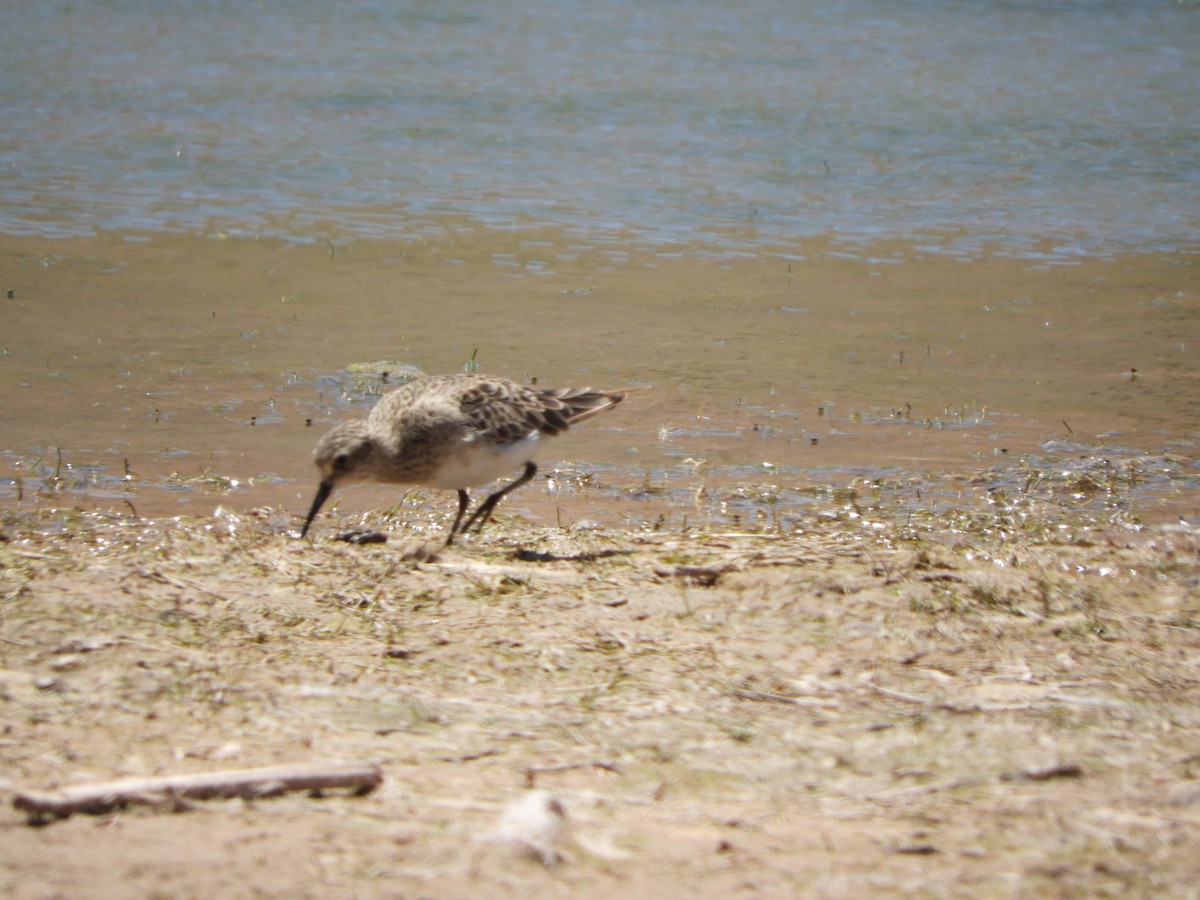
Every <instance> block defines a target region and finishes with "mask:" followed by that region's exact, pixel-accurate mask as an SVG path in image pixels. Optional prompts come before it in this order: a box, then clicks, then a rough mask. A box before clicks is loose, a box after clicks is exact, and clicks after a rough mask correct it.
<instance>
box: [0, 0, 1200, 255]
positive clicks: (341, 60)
mask: <svg viewBox="0 0 1200 900" xmlns="http://www.w3.org/2000/svg"><path fill="white" fill-rule="evenodd" d="M0 29H2V30H3V33H4V34H6V35H8V36H9V37H10V39H9V40H8V41H6V46H5V52H4V53H3V54H2V55H0V108H3V109H4V113H5V119H6V121H7V122H8V123H9V126H10V127H9V128H7V129H6V130H5V135H3V136H0V232H4V233H8V234H26V235H50V236H63V235H86V234H91V233H93V232H94V231H95V230H96V229H118V230H127V229H141V230H153V231H164V230H169V231H178V232H184V233H190V232H198V231H208V232H212V231H215V230H218V229H223V230H224V231H226V232H228V233H234V234H252V235H258V236H262V235H267V234H274V235H279V236H283V237H286V238H288V239H295V240H313V239H314V238H321V237H325V236H332V237H337V236H357V237H386V238H400V237H404V236H412V235H423V234H431V233H432V234H434V235H435V236H436V234H437V233H438V229H439V226H438V225H437V222H436V219H431V218H430V215H429V214H431V213H434V214H439V215H440V214H444V213H447V212H450V213H455V214H461V215H465V216H468V217H470V218H472V219H474V220H476V221H479V222H483V223H486V224H488V225H490V226H492V227H507V226H511V225H513V224H516V223H529V222H535V223H539V224H549V225H558V226H569V227H575V228H579V229H581V230H582V231H583V232H584V233H586V234H588V235H591V236H597V235H603V234H610V235H611V234H620V235H621V236H622V240H624V241H627V242H632V244H633V245H634V246H639V247H644V248H652V247H655V246H659V245H661V244H662V243H663V242H667V243H674V242H678V241H695V242H699V246H698V248H697V249H699V250H701V251H709V252H721V251H727V250H730V249H741V250H756V249H758V248H760V247H761V246H762V245H763V244H764V243H774V242H778V241H779V240H780V239H781V238H789V239H791V238H796V237H803V236H814V235H817V236H831V235H839V236H842V237H845V238H854V239H867V240H871V241H874V240H877V239H879V238H881V237H901V238H905V239H913V238H916V237H917V236H918V235H932V236H933V237H934V240H933V241H932V243H933V244H935V245H937V246H939V247H941V248H942V249H943V250H944V251H946V252H952V253H955V254H960V255H969V256H977V255H979V254H980V253H981V252H983V251H984V250H986V249H989V248H990V249H993V250H995V249H999V250H1001V251H1003V252H1005V253H1012V254H1018V255H1022V256H1025V257H1032V258H1045V259H1049V260H1054V261H1058V262H1070V261H1072V260H1074V259H1075V258H1077V257H1078V256H1080V255H1081V254H1109V253H1113V252H1117V251H1120V250H1125V249H1147V248H1158V249H1180V248H1187V247H1189V246H1194V245H1195V243H1196V240H1197V237H1198V236H1200V212H1198V210H1200V169H1198V168H1197V165H1196V160H1197V158H1200V100H1198V99H1197V98H1200V9H1197V7H1196V5H1195V4H1193V3H1178V2H1131V0H1090V2H1085V0H1059V2H997V3H962V2H953V0H912V2H906V3H893V2H885V0H854V2H849V3H838V4H801V3H791V2H784V0H747V2H743V3H739V4H735V5H731V4H726V3H717V2H708V0H705V2H698V3H687V4H682V3H677V2H671V3H656V4H650V5H647V4H643V3H636V2H630V0H606V2H602V3H589V4H573V3H560V2H549V0H533V2H530V3H525V4H522V6H521V9H520V10H519V11H514V10H513V9H512V8H510V7H507V6H503V5H500V6H489V5H486V4H478V3H467V2H460V0H447V2H440V3H437V4H429V3H423V2H413V3H393V2H384V0H357V2H350V3H340V4H329V3H324V2H321V3H317V2H312V0H301V2H293V3H288V4H271V5H265V6H264V5H262V4H251V5H247V4H244V3H233V2H228V0H212V2H203V3H196V2H191V0H189V2H181V0H171V2H167V3H162V2H155V3H149V2H145V0H108V2H97V3H87V4H6V6H5V8H4V9H3V10H0ZM947 235H949V236H950V237H951V238H952V240H950V241H948V242H947V241H946V240H945V238H946V237H947Z"/></svg>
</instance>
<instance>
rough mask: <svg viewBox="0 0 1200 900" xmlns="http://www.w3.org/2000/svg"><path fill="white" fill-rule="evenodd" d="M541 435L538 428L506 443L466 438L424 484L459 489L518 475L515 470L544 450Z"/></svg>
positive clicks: (453, 489)
mask: <svg viewBox="0 0 1200 900" xmlns="http://www.w3.org/2000/svg"><path fill="white" fill-rule="evenodd" d="M541 437H542V436H541V433H540V432H536V431H535V432H533V434H531V435H529V436H528V437H525V438H522V439H521V440H519V441H515V442H514V443H511V444H505V445H504V446H496V445H495V444H485V443H480V442H478V441H463V442H462V443H461V444H459V445H457V446H456V447H455V448H454V451H453V452H452V453H450V454H449V455H447V456H446V457H445V459H443V460H442V461H441V463H440V465H439V466H438V467H437V471H435V472H434V473H433V474H432V475H430V476H429V478H428V480H427V481H426V482H425V484H426V485H428V486H429V487H435V488H442V489H443V490H452V491H457V490H459V489H461V488H472V487H480V486H481V485H485V484H488V483H489V482H492V481H495V480H496V479H497V478H500V477H502V476H504V475H512V474H519V473H517V472H516V471H515V470H517V469H520V468H521V467H522V466H524V465H525V463H527V462H529V461H530V460H531V459H533V458H534V456H536V455H537V452H538V450H539V449H541Z"/></svg>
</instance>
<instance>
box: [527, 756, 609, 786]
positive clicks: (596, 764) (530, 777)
mask: <svg viewBox="0 0 1200 900" xmlns="http://www.w3.org/2000/svg"><path fill="white" fill-rule="evenodd" d="M574 769H603V770H604V771H605V772H612V773H614V774H616V775H620V774H621V769H620V768H619V767H618V766H617V765H616V763H610V762H604V761H603V760H599V759H597V760H593V761H592V762H582V763H566V764H564V765H561V766H530V767H529V768H528V769H526V770H525V787H527V788H532V787H533V786H534V785H535V783H536V782H537V777H538V776H539V775H549V774H551V773H553V772H570V771H572V770H574Z"/></svg>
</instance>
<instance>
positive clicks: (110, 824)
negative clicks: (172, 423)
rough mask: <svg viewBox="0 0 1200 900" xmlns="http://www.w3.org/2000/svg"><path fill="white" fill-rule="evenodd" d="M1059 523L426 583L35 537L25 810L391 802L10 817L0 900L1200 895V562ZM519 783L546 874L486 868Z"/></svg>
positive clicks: (77, 527)
mask: <svg viewBox="0 0 1200 900" xmlns="http://www.w3.org/2000/svg"><path fill="white" fill-rule="evenodd" d="M1068 487H1070V486H1064V492H1066V491H1067V488H1068ZM1102 489H1105V488H1104V487H1103V485H1101V486H1100V487H1099V488H1097V490H1102ZM1081 492H1083V487H1082V486H1080V485H1074V487H1073V489H1072V490H1071V491H1070V493H1072V494H1073V495H1076V496H1078V495H1079V494H1080V493H1081ZM768 493H769V492H768ZM842 499H845V498H842ZM1059 499H1062V498H1058V499H1056V498H1055V496H1053V493H1052V492H1051V493H1050V494H1044V495H1042V496H1041V498H1040V499H1039V500H1038V501H1037V507H1036V509H1035V508H1033V507H1027V508H1025V509H1023V510H1021V509H1017V508H1016V507H1015V505H1014V504H1011V503H1005V502H996V501H995V498H992V502H991V503H990V504H980V505H979V506H978V507H977V508H973V509H971V510H964V509H962V508H958V509H949V508H948V509H946V510H944V511H942V512H939V513H932V512H930V513H926V514H923V515H921V516H916V517H913V516H907V517H900V516H895V517H891V518H875V517H872V516H871V515H870V514H869V510H868V511H867V514H866V515H860V514H859V512H856V510H860V511H861V510H862V508H863V506H862V504H861V503H859V502H858V500H856V501H855V502H853V503H851V502H844V503H841V505H839V506H838V507H837V508H836V509H834V510H833V511H831V512H829V513H828V514H826V515H822V516H818V517H814V521H815V522H816V524H815V525H812V526H811V527H808V528H805V529H804V530H802V531H799V532H794V533H786V534H785V533H780V531H775V530H767V531H764V532H762V533H728V532H727V533H715V532H711V531H709V532H694V531H687V532H684V531H682V530H676V531H673V532H671V531H667V532H650V531H641V532H628V533H626V532H613V531H605V530H568V529H556V528H544V527H538V528H534V527H531V526H528V525H525V524H522V523H517V522H512V521H507V522H504V523H502V524H501V526H500V527H497V528H496V529H495V531H493V532H490V533H488V534H485V535H484V537H483V538H482V539H481V540H478V541H475V542H473V543H470V544H468V545H467V546H466V547H464V548H461V549H456V550H454V551H451V552H443V553H439V554H437V555H435V556H433V558H429V557H428V554H425V553H421V552H411V551H413V550H414V549H415V548H416V546H417V545H419V544H420V535H419V534H417V533H415V532H414V531H411V530H409V529H408V528H406V527H405V526H403V525H401V524H400V523H398V522H397V521H396V520H395V519H388V518H386V517H368V518H367V519H366V520H365V524H368V525H370V526H371V527H380V528H384V529H385V530H389V531H390V532H391V533H392V534H393V535H394V539H393V541H392V542H391V543H389V544H387V545H368V546H348V545H345V544H336V543H324V542H321V541H318V542H317V543H316V544H310V543H308V542H301V541H297V540H295V539H293V538H291V537H290V536H288V534H287V533H286V530H285V527H284V526H285V524H286V523H285V519H284V518H283V516H282V515H281V514H278V513H274V512H271V511H262V512H259V513H254V514H234V513H224V514H221V515H219V516H217V517H215V518H210V519H196V520H184V521H176V520H153V521H148V520H144V519H137V518H134V517H132V516H129V517H126V516H118V515H101V514H81V513H77V512H69V511H62V510H48V509H47V510H43V511H40V512H36V513H30V514H25V515H21V516H18V517H11V518H9V519H8V520H6V521H5V522H4V525H3V537H4V540H3V543H2V544H0V617H2V618H0V666H2V671H0V699H2V700H3V705H2V706H0V709H2V710H3V724H2V726H0V729H2V731H0V762H2V765H3V769H2V770H0V776H2V777H3V779H4V781H3V785H4V787H5V788H6V789H7V790H6V793H8V792H11V791H12V790H15V789H18V788H39V789H40V788H48V787H52V786H54V785H56V784H67V783H73V782H77V781H80V780H84V779H107V778H113V777H120V776H126V775H152V774H165V773H172V772H193V771H195V772H199V771H215V770H219V769H221V768H241V767H247V766H259V765H270V764H274V763H300V762H314V761H325V760H330V761H377V762H379V763H381V764H382V765H383V767H384V769H385V773H386V778H387V780H386V782H385V786H384V787H383V788H382V789H381V790H379V791H377V792H376V793H374V794H371V795H369V796H367V797H358V798H349V797H327V798H323V799H316V798H302V797H285V798H279V799H275V800H265V801H259V802H255V803H250V802H245V801H221V802H214V803H206V804H202V805H201V806H199V807H198V808H196V809H194V810H192V811H190V812H188V813H185V814H179V815H171V814H168V813H164V812H162V811H159V810H155V809H147V808H140V809H130V810H127V811H125V812H123V813H120V814H116V815H112V816H106V817H101V818H92V819H89V818H87V817H75V818H72V819H69V820H66V821H62V822H56V823H53V824H50V825H47V826H46V827H43V828H31V827H29V826H28V825H26V824H25V823H24V821H23V820H22V819H21V818H20V817H19V816H18V815H17V814H16V813H15V812H14V811H11V810H10V812H9V813H8V814H7V815H6V816H5V817H4V822H3V824H2V825H0V827H2V829H3V834H2V836H0V845H2V846H4V847H5V851H4V853H3V854H2V856H3V867H2V868H0V891H3V892H4V893H5V894H6V895H9V896H16V897H55V896H82V895H105V894H109V895H114V894H124V895H135V894H136V895H141V896H217V895H220V896H258V895H288V896H330V895H335V896H374V895H393V896H439V897H456V896H462V897H466V896H481V895H497V894H501V895H504V894H515V893H518V892H522V893H536V894H568V893H569V894H571V895H572V896H596V897H601V896H612V895H613V894H615V893H618V892H619V893H621V894H622V895H626V896H668V895H672V896H680V895H687V894H692V895H699V896H714V895H731V894H735V893H744V894H748V895H760V894H762V895H769V894H781V895H796V894H803V895H811V896H826V897H857V896H866V895H872V896H898V895H901V894H903V895H906V896H909V895H916V896H947V895H950V896H972V897H1012V896H1081V897H1082V896H1089V897H1090V896H1107V895H1126V896H1151V895H1153V896H1194V895H1195V891H1196V889H1195V887H1194V886H1195V885H1196V884H1200V877H1198V876H1200V862H1198V861H1197V859H1196V854H1195V852H1194V843H1195V839H1194V836H1195V831H1196V827H1197V825H1200V780H1197V767H1198V765H1200V753H1198V752H1197V749H1198V748H1197V745H1196V734H1197V728H1198V726H1200V703H1198V702H1197V701H1198V699H1200V698H1198V696H1197V681H1198V678H1200V590H1198V587H1197V584H1198V579H1200V536H1198V535H1197V534H1196V533H1195V532H1194V531H1189V530H1187V529H1182V528H1169V527H1154V528H1137V527H1132V526H1131V525H1130V524H1129V523H1128V522H1122V523H1121V524H1119V525H1117V526H1113V525H1110V524H1108V522H1107V518H1108V513H1107V512H1106V513H1104V514H1103V515H1101V514H1096V515H1095V516H1093V517H1089V515H1087V514H1083V513H1081V512H1080V511H1079V509H1078V508H1076V507H1073V506H1071V505H1070V504H1069V503H1067V502H1066V501H1065V499H1063V500H1062V502H1059ZM859 500H861V498H859ZM764 502H766V501H764ZM855 503H858V505H857V506H856V505H855ZM1102 519H1103V521H1102ZM530 788H537V789H541V790H547V791H550V792H551V793H552V795H553V797H555V798H557V799H558V800H559V801H560V802H561V803H562V804H563V805H564V806H565V808H566V810H567V814H568V817H569V822H570V830H569V834H568V836H567V837H565V838H564V839H563V847H562V853H563V862H562V863H561V864H560V865H557V866H553V867H547V866H544V865H543V864H542V863H541V862H539V861H538V860H537V859H530V858H523V857H520V856H515V855H513V854H512V852H511V847H509V846H507V845H502V844H495V843H483V842H480V841H478V840H475V838H478V837H480V836H483V835H486V834H487V833H488V831H489V829H494V828H495V827H496V826H495V823H496V822H497V820H498V818H499V816H500V814H501V811H502V810H503V809H504V808H505V806H506V805H508V804H509V803H511V802H512V801H513V800H516V799H519V798H520V797H521V796H522V795H523V794H524V792H526V791H528V790H529V789H530Z"/></svg>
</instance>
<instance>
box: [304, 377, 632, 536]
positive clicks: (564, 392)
mask: <svg viewBox="0 0 1200 900" xmlns="http://www.w3.org/2000/svg"><path fill="white" fill-rule="evenodd" d="M623 399H625V392H624V391H593V390H592V389H591V388H549V389H543V388H535V387H527V386H525V385H521V384H518V383H517V382H515V381H510V380H509V379H507V378H499V377H496V376H492V375H432V376H429V377H427V378H420V379H417V380H416V381H410V382H409V383H408V384H406V385H404V386H403V387H400V388H397V389H396V390H394V391H392V392H391V393H389V394H386V395H384V397H383V399H381V400H380V401H379V403H378V404H376V406H375V408H374V409H373V410H371V414H370V415H369V416H367V418H365V419H357V420H354V421H350V422H343V423H342V424H341V425H338V426H336V427H335V428H334V429H333V430H332V431H330V432H329V433H328V434H326V435H325V436H324V437H323V438H321V440H320V442H318V444H317V448H316V450H315V451H313V461H314V462H315V463H316V464H317V468H318V469H319V470H320V472H321V483H320V486H319V487H318V488H317V495H316V497H315V498H314V499H313V504H312V508H311V509H310V510H309V512H308V517H307V518H306V519H305V520H304V527H303V529H301V532H300V536H301V537H303V536H304V535H305V534H307V533H308V528H309V526H310V525H311V524H312V521H313V519H314V518H315V517H316V515H317V512H318V511H319V510H320V509H321V506H322V505H323V504H324V503H325V501H326V500H327V499H328V498H329V495H330V494H331V493H332V492H333V489H334V487H335V486H336V485H337V484H339V483H341V482H343V481H382V482H386V483H389V484H415V485H423V486H426V487H433V488H441V489H443V490H455V491H458V515H456V516H455V517H454V524H453V525H452V526H451V527H450V534H449V536H448V537H447V539H446V544H447V546H448V545H450V544H452V543H453V542H454V535H455V534H459V533H465V532H466V531H467V530H468V529H470V528H471V526H472V525H476V528H477V530H482V528H483V526H484V525H485V524H487V521H488V519H489V518H491V515H492V512H493V510H495V508H496V504H497V503H499V502H500V499H501V498H502V497H503V496H504V495H505V494H507V493H509V492H510V491H512V490H514V489H515V488H518V487H520V486H521V485H523V484H525V482H527V481H529V480H530V479H531V478H533V476H534V475H535V474H536V473H537V465H536V464H535V463H534V461H533V458H534V456H535V455H536V453H537V451H538V449H539V446H540V444H541V442H542V441H543V440H544V438H546V437H554V436H555V435H558V434H561V433H563V432H564V431H566V430H567V429H568V428H569V427H570V426H571V425H574V424H576V423H578V422H583V421H585V420H587V419H590V418H591V417H592V416H595V415H599V414H600V413H602V412H604V411H605V410H607V409H611V408H612V407H613V406H615V405H616V404H618V403H620V402H621V401H622V400H623ZM518 466H524V472H523V473H522V474H521V476H520V477H519V478H517V480H516V481H514V482H512V483H511V484H509V485H506V486H505V487H503V488H501V489H500V490H498V491H496V492H495V493H493V494H491V495H490V496H488V497H487V499H485V500H484V501H483V502H482V503H481V504H479V508H478V509H476V510H475V512H474V513H473V514H472V515H471V517H470V518H469V519H468V520H467V522H466V524H465V525H463V527H462V529H461V531H460V529H459V524H460V523H461V522H462V517H463V514H464V513H465V512H466V510H467V506H468V505H469V503H470V498H469V496H468V494H467V488H472V487H479V486H480V485H484V484H487V483H488V482H490V481H492V480H494V479H496V478H498V477H500V476H501V475H503V474H505V473H506V472H509V471H511V470H512V469H515V468H517V467H518Z"/></svg>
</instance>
